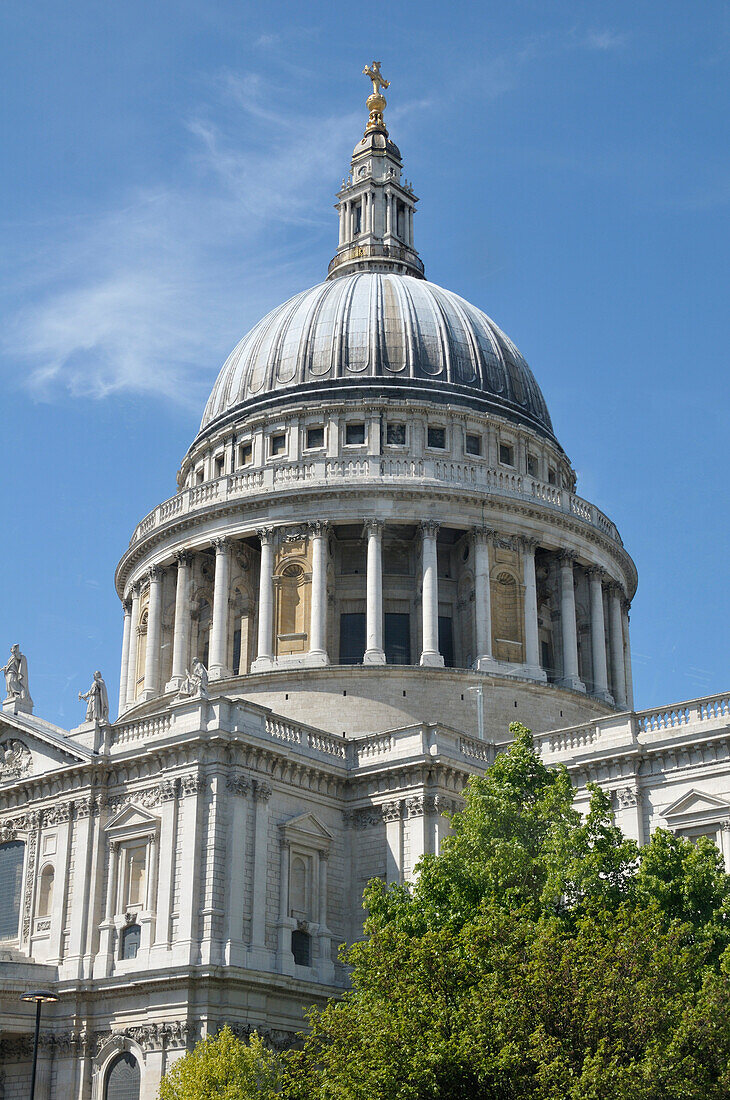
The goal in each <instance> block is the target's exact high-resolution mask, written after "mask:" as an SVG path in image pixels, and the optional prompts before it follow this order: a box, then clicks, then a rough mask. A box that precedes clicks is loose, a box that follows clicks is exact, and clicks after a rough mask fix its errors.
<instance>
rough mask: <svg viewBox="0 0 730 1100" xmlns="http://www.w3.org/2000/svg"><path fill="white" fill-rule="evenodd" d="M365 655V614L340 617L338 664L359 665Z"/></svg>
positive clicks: (353, 613) (356, 613)
mask: <svg viewBox="0 0 730 1100" xmlns="http://www.w3.org/2000/svg"><path fill="white" fill-rule="evenodd" d="M364 654H365V612H364V611H362V612H361V611H354V612H349V613H343V614H342V615H340V664H341V665H361V664H362V659H363V656H364Z"/></svg>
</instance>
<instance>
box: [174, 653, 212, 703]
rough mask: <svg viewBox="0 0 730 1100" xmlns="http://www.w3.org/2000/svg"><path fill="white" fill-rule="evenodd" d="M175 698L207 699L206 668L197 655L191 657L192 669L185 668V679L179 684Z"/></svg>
mask: <svg viewBox="0 0 730 1100" xmlns="http://www.w3.org/2000/svg"><path fill="white" fill-rule="evenodd" d="M176 698H177V699H194V698H198V699H208V698H209V695H208V669H207V668H206V667H205V665H204V664H203V662H202V661H201V660H200V658H199V657H193V667H192V671H191V670H190V669H185V679H184V680H183V682H182V683H181V684H180V688H179V690H178V693H177V695H176Z"/></svg>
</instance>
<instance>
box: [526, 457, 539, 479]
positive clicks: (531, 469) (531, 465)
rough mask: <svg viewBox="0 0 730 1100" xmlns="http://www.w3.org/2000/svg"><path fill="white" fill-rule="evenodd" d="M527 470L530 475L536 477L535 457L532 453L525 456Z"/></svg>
mask: <svg viewBox="0 0 730 1100" xmlns="http://www.w3.org/2000/svg"><path fill="white" fill-rule="evenodd" d="M527 472H528V474H529V475H530V477H537V459H536V458H535V456H534V455H530V454H528V456H527Z"/></svg>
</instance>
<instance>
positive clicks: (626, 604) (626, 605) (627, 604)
mask: <svg viewBox="0 0 730 1100" xmlns="http://www.w3.org/2000/svg"><path fill="white" fill-rule="evenodd" d="M621 610H622V611H623V613H624V615H626V616H627V617H628V614H629V611H630V610H631V600H630V599H629V597H628V596H626V595H624V596H623V597H622V599H621Z"/></svg>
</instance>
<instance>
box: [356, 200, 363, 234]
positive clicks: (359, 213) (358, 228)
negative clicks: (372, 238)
mask: <svg viewBox="0 0 730 1100" xmlns="http://www.w3.org/2000/svg"><path fill="white" fill-rule="evenodd" d="M355 233H362V203H361V202H359V203H358V204H357V206H356V207H355Z"/></svg>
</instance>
